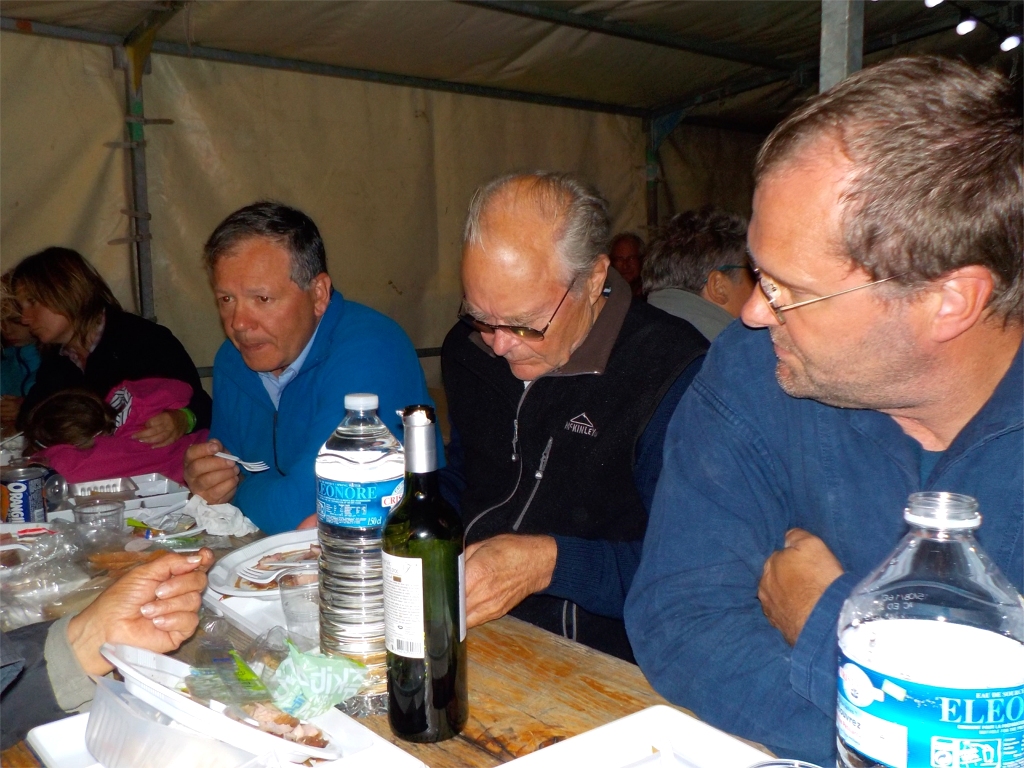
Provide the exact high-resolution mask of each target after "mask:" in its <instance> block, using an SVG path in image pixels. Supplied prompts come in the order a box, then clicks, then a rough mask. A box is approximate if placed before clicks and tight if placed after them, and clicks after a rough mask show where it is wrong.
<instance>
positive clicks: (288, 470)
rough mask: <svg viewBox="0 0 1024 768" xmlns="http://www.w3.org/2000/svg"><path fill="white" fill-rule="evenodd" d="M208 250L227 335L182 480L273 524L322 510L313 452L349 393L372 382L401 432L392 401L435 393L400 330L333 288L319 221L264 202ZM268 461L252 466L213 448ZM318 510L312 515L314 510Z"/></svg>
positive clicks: (223, 229) (243, 212) (384, 412)
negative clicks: (261, 468) (262, 467)
mask: <svg viewBox="0 0 1024 768" xmlns="http://www.w3.org/2000/svg"><path fill="white" fill-rule="evenodd" d="M204 258H205V261H206V266H207V269H208V271H209V272H210V279H211V282H212V285H213V292H214V295H215V296H216V298H217V307H218V310H219V311H220V317H221V322H222V323H223V325H224V333H225V334H226V335H227V337H228V339H227V341H225V342H224V344H223V345H222V346H221V348H220V350H219V351H218V352H217V358H216V360H215V361H214V367H213V424H212V426H211V428H210V435H211V438H212V439H211V440H210V441H209V442H206V443H202V444H199V445H195V446H192V447H191V448H190V449H189V451H188V452H187V453H186V454H185V481H186V482H187V483H188V486H189V488H190V489H191V490H192V491H193V492H194V493H197V494H199V495H200V496H202V497H203V498H204V499H206V501H208V502H209V503H211V504H219V503H223V502H227V501H231V502H232V503H233V504H235V505H236V506H238V507H240V508H241V510H242V511H243V512H244V513H245V514H246V515H247V516H248V517H249V518H250V519H252V521H253V522H254V523H256V525H258V526H259V527H260V528H261V529H262V530H264V531H266V532H267V533H278V532H280V531H285V530H290V529H293V528H295V527H296V526H297V525H298V524H299V523H300V522H302V521H304V520H307V519H308V518H309V517H310V515H314V514H315V512H316V483H315V475H314V462H315V460H316V454H317V451H318V450H319V449H320V446H321V445H322V444H323V442H324V440H326V439H327V437H328V436H329V435H330V434H331V431H332V430H333V429H334V428H335V427H336V426H337V425H338V422H340V421H341V418H342V416H344V415H345V406H344V397H345V394H346V393H349V392H373V393H376V394H377V396H378V397H379V398H380V409H379V415H380V417H381V419H383V421H384V423H385V424H387V425H388V427H389V428H390V429H391V431H392V432H394V433H395V434H396V435H397V436H398V437H399V438H401V435H402V430H401V419H400V418H399V417H398V416H397V415H396V411H397V410H398V409H400V408H404V407H405V406H407V405H410V404H412V403H428V404H430V403H431V400H430V397H429V395H428V394H427V387H426V383H425V382H424V379H423V370H422V369H421V368H420V364H419V361H418V360H417V358H416V351H415V350H414V349H413V347H412V344H411V343H410V342H409V339H408V337H407V336H406V335H405V333H404V332H403V331H402V329H401V328H400V327H399V326H398V325H397V324H396V323H395V322H394V321H392V320H390V319H388V318H387V317H385V316H384V315H382V314H380V313H379V312H376V311H374V310H372V309H370V308H369V307H364V306H363V305H361V304H357V303H355V302H353V301H346V300H345V299H344V298H343V297H342V295H341V294H340V293H338V292H337V291H335V290H334V289H333V288H332V286H331V278H330V276H329V275H328V274H327V257H326V254H325V251H324V244H323V240H322V239H321V237H320V232H319V231H318V230H317V227H316V224H314V223H313V221H312V220H311V219H310V218H309V217H308V216H306V215H305V214H304V213H302V212H301V211H297V210H295V209H293V208H288V207H287V206H284V205H280V204H279V203H272V202H259V203H254V204H253V205H250V206H247V207H245V208H242V209H240V210H238V211H235V212H234V213H232V214H231V215H230V216H228V217H227V218H226V219H225V220H224V221H223V222H221V224H220V225H219V226H218V227H217V229H215V230H214V232H213V234H212V235H210V239H209V240H208V241H207V242H206V246H205V253H204ZM221 450H226V451H227V452H229V453H233V454H235V455H236V456H240V457H242V458H243V459H245V460H246V461H264V462H266V463H267V464H268V465H269V466H270V469H269V470H268V471H266V472H260V473H248V472H245V471H244V470H240V468H239V467H238V465H237V464H235V463H233V462H231V461H228V460H227V459H222V458H219V457H217V456H214V455H213V454H214V453H216V452H217V451H221ZM314 519H315V518H314Z"/></svg>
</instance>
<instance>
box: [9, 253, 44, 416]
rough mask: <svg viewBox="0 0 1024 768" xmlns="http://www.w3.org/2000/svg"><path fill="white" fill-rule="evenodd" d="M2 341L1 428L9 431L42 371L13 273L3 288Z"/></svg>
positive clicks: (37, 348)
mask: <svg viewBox="0 0 1024 768" xmlns="http://www.w3.org/2000/svg"><path fill="white" fill-rule="evenodd" d="M0 339H2V343H3V358H2V362H0V424H2V425H3V428H4V429H5V430H7V429H10V428H12V427H13V426H14V422H15V421H16V420H17V418H18V411H19V410H20V409H21V404H22V402H24V400H25V395H27V394H28V391H29V390H30V389H32V385H33V384H35V381H36V370H37V369H38V368H39V347H37V346H36V340H35V337H34V336H33V335H32V333H31V332H30V331H29V329H28V328H26V327H25V326H24V325H22V324H21V307H20V306H19V305H18V301H17V299H16V298H15V297H14V290H13V289H12V287H11V273H10V272H5V273H4V275H3V278H2V285H0Z"/></svg>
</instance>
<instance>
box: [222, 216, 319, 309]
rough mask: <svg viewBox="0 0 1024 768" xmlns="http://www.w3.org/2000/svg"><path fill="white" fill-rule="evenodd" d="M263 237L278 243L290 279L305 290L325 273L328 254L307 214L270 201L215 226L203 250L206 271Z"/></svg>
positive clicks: (317, 230)
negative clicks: (241, 246) (288, 262)
mask: <svg viewBox="0 0 1024 768" xmlns="http://www.w3.org/2000/svg"><path fill="white" fill-rule="evenodd" d="M254 237H264V238H267V239H268V240H273V241H274V242H276V243H279V244H280V245H281V246H282V247H284V249H285V250H287V251H288V255H289V257H290V258H291V269H290V271H289V276H290V277H291V279H292V282H293V283H295V284H296V285H297V286H299V288H301V289H302V290H306V289H307V288H309V286H310V285H311V284H312V282H313V278H314V277H316V276H317V275H319V274H321V273H323V272H326V271H327V253H326V251H325V250H324V241H323V239H322V238H321V237H320V230H319V229H317V227H316V224H314V223H313V220H312V219H311V218H309V216H307V215H306V214H304V213H303V212H302V211H300V210H298V209H296V208H289V207H288V206H287V205H282V204H281V203H278V202H274V201H272V200H260V201H259V202H256V203H253V204H252V205H247V206H245V207H244V208H239V209H238V210H237V211H235V212H234V213H232V214H231V215H229V216H228V217H227V218H226V219H224V221H222V222H221V223H220V224H218V225H217V228H216V229H215V230H213V234H211V235H210V238H209V239H208V240H207V241H206V245H205V246H203V261H204V262H205V264H206V271H207V272H208V273H210V274H211V275H212V274H213V267H214V265H215V264H216V263H217V261H218V260H219V259H220V258H221V257H222V256H224V255H225V254H227V253H228V252H229V251H231V250H233V249H234V248H235V246H237V245H238V244H239V243H241V242H242V241H243V240H248V239H250V238H254Z"/></svg>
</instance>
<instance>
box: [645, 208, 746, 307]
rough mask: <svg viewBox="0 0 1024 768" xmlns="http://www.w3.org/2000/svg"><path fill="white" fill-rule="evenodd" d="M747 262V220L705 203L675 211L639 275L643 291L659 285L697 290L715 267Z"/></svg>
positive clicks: (652, 247) (657, 235)
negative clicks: (691, 208) (690, 208)
mask: <svg viewBox="0 0 1024 768" xmlns="http://www.w3.org/2000/svg"><path fill="white" fill-rule="evenodd" d="M747 263H748V260H747V220H746V219H744V218H743V217H741V216H737V215H736V214H734V213H729V212H728V211H723V210H721V209H720V208H715V207H713V206H710V205H706V206H704V207H703V208H701V209H700V210H699V211H685V212H683V213H678V214H676V215H675V216H673V217H672V218H671V219H670V220H669V222H668V224H666V225H665V226H664V227H662V228H661V229H660V230H659V231H658V233H657V234H656V236H655V238H654V239H653V240H652V241H651V245H650V248H649V249H648V251H647V258H646V259H645V260H644V264H643V266H642V267H641V268H640V277H641V280H642V281H643V286H644V293H649V292H650V291H657V290H659V289H660V288H681V289H682V290H684V291H690V293H700V291H701V289H702V288H703V287H704V285H705V283H707V281H708V277H709V276H710V275H711V273H712V272H714V271H715V270H717V269H721V268H722V267H728V266H745V265H746V264H747ZM733 279H734V280H735V279H736V277H735V276H734V277H733Z"/></svg>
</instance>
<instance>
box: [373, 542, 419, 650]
mask: <svg viewBox="0 0 1024 768" xmlns="http://www.w3.org/2000/svg"><path fill="white" fill-rule="evenodd" d="M381 559H382V561H383V566H384V646H385V647H386V648H387V649H388V650H389V651H391V652H392V653H394V654H397V655H398V656H405V657H406V658H409V659H422V658H423V561H422V560H420V559H419V558H418V557H398V556H397V555H389V554H388V553H387V552H383V553H381Z"/></svg>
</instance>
